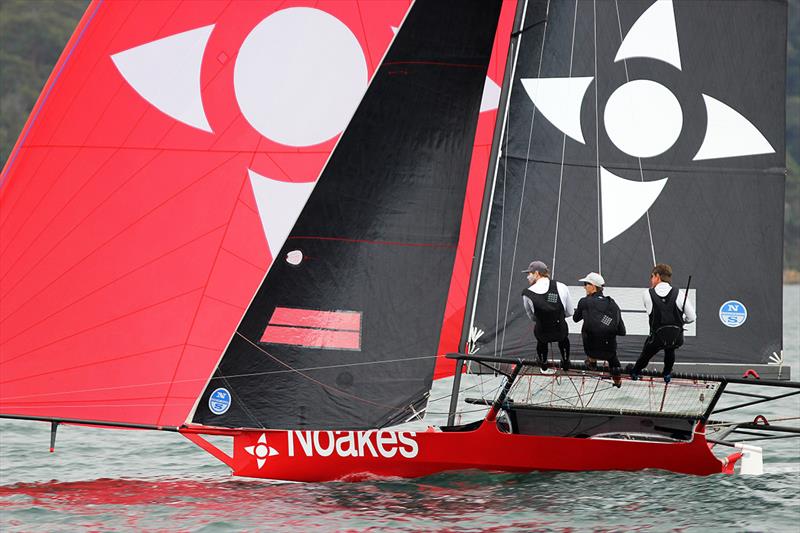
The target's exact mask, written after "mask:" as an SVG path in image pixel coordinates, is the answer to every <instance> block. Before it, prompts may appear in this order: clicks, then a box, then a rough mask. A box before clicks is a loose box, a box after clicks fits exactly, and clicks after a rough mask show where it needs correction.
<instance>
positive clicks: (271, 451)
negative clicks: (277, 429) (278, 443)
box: [244, 433, 278, 470]
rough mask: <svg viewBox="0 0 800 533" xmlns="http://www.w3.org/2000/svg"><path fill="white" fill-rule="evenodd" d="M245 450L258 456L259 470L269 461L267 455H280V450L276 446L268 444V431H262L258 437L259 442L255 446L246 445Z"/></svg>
mask: <svg viewBox="0 0 800 533" xmlns="http://www.w3.org/2000/svg"><path fill="white" fill-rule="evenodd" d="M244 451H246V452H247V453H249V454H250V455H252V456H253V457H255V458H256V464H257V465H258V468H259V470H260V469H261V467H262V466H264V463H266V462H267V457H270V456H272V455H278V451H277V450H276V449H275V448H272V447H270V446H268V445H267V434H266V433H262V434H261V436H260V437H259V438H258V444H256V445H255V446H245V447H244Z"/></svg>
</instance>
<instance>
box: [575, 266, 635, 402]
mask: <svg viewBox="0 0 800 533" xmlns="http://www.w3.org/2000/svg"><path fill="white" fill-rule="evenodd" d="M578 281H580V282H582V283H583V288H584V290H585V291H586V297H585V298H581V299H580V300H579V301H578V307H577V308H576V309H575V314H574V315H572V320H574V321H575V322H580V321H581V320H583V326H582V328H581V337H582V338H583V351H584V353H585V354H586V365H587V366H589V367H590V368H591V367H593V366H594V365H595V362H596V360H597V359H602V360H604V361H608V366H609V368H610V369H611V379H612V380H613V382H614V386H615V387H617V388H619V387H621V386H622V377H621V374H622V365H620V364H619V359H618V358H617V335H625V323H624V322H623V321H622V313H621V312H620V310H619V306H618V305H617V303H616V302H615V301H614V299H613V298H611V297H610V296H605V295H604V294H603V287H604V286H605V284H606V281H605V280H604V279H603V276H601V275H600V274H598V273H597V272H589V273H588V274H587V275H586V277H584V278H582V279H579V280H578Z"/></svg>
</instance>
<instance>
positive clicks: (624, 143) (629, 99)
mask: <svg viewBox="0 0 800 533" xmlns="http://www.w3.org/2000/svg"><path fill="white" fill-rule="evenodd" d="M630 58H648V59H655V60H657V61H663V62H665V63H668V64H670V65H672V66H673V67H675V68H676V69H678V70H681V57H680V47H679V43H678V31H677V27H676V24H675V13H674V9H673V5H672V0H657V1H656V2H655V3H654V4H653V5H651V6H650V7H649V8H648V9H647V10H646V11H645V12H644V13H642V15H641V16H640V17H639V18H638V19H637V20H636V22H635V23H634V24H633V26H631V29H630V30H629V31H628V34H627V35H626V36H625V38H624V39H623V40H622V42H621V44H620V46H619V49H618V50H617V54H616V57H615V58H614V61H615V62H618V61H622V60H626V59H630ZM521 81H522V85H523V87H524V88H525V91H526V92H527V94H528V96H529V97H530V99H531V100H532V101H533V103H534V105H535V106H536V108H537V109H538V111H539V112H540V113H541V114H542V115H544V117H545V118H546V119H547V120H548V121H549V122H550V123H551V124H553V125H554V126H555V127H556V128H558V129H559V130H560V131H561V132H562V133H563V134H564V135H566V136H567V137H569V138H571V139H573V140H575V141H577V142H579V143H581V144H586V141H585V140H584V137H583V131H582V125H581V119H580V112H581V105H582V104H583V101H584V97H585V95H586V92H587V91H588V89H589V86H590V85H591V83H592V82H593V81H594V77H593V76H584V77H566V78H564V77H550V78H527V79H523V80H521ZM703 101H704V103H705V107H706V115H707V123H706V132H705V135H704V137H703V141H702V143H701V145H700V148H699V149H698V150H697V153H696V154H695V156H694V157H693V158H692V160H694V161H700V160H707V159H718V158H724V157H742V156H748V155H757V154H769V153H774V152H775V149H774V148H773V147H772V145H771V144H770V143H769V141H767V139H766V138H765V137H764V135H763V134H762V133H761V132H760V131H759V130H758V128H757V127H756V126H755V125H753V123H751V122H750V121H749V120H748V119H747V118H745V117H744V116H742V115H741V114H740V113H739V112H738V111H736V110H734V109H733V108H731V107H730V106H728V105H727V104H725V103H723V102H721V101H719V100H718V99H716V98H714V97H712V96H709V95H707V94H703ZM603 122H604V124H605V128H606V133H607V134H608V137H609V139H611V141H612V142H613V143H614V145H615V146H616V147H617V148H619V149H620V150H621V151H622V152H624V153H626V154H627V155H630V156H632V157H637V158H649V157H655V156H658V155H660V154H663V153H664V152H666V151H667V150H669V149H670V148H671V147H672V146H673V145H674V144H675V142H676V141H677V140H678V137H679V136H680V134H681V131H682V128H683V110H682V109H681V105H680V102H679V101H678V99H677V98H676V97H675V95H674V94H673V93H672V91H670V90H669V89H668V88H667V87H665V86H663V85H661V84H660V83H657V82H655V81H651V80H632V81H628V82H627V83H625V84H623V85H622V86H620V87H618V88H617V89H616V90H615V91H614V92H613V93H612V94H611V96H610V97H609V99H608V102H607V103H606V106H605V111H604V114H603ZM601 173H602V179H601V190H602V194H601V199H602V220H603V224H602V229H603V242H604V243H606V242H608V241H610V240H611V239H613V238H614V237H616V236H617V235H619V234H620V233H622V232H623V231H625V230H626V229H628V228H629V227H631V226H632V225H633V224H634V223H635V222H636V221H637V220H639V218H640V217H641V216H642V215H644V213H645V212H646V211H647V210H648V209H649V208H650V206H651V205H652V204H653V202H655V200H656V198H657V197H658V196H659V195H660V194H661V190H662V189H663V188H664V185H665V184H666V181H667V178H666V177H665V178H663V179H661V180H659V181H656V182H645V181H632V180H626V179H624V178H621V177H619V176H616V175H614V174H612V173H611V172H609V171H608V170H607V169H605V168H601ZM623 182H625V183H623ZM608 187H611V188H613V189H615V190H614V191H611V190H609V188H608ZM620 191H624V194H623V195H622V196H616V195H615V194H616V193H619V192H620Z"/></svg>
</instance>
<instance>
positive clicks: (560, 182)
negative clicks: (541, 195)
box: [552, 0, 578, 278]
mask: <svg viewBox="0 0 800 533" xmlns="http://www.w3.org/2000/svg"><path fill="white" fill-rule="evenodd" d="M577 22H578V0H575V13H574V14H573V17H572V45H571V47H570V51H569V77H570V78H572V60H573V57H574V54H575V26H576V24H577ZM566 151H567V134H566V133H565V134H564V135H563V138H562V141H561V169H560V171H559V175H558V202H557V203H556V232H555V237H553V263H552V268H553V271H552V272H553V278H555V276H556V250H557V249H558V223H559V220H560V218H561V190H562V185H563V183H564V155H565V154H566Z"/></svg>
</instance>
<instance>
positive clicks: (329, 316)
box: [264, 307, 361, 342]
mask: <svg viewBox="0 0 800 533" xmlns="http://www.w3.org/2000/svg"><path fill="white" fill-rule="evenodd" d="M269 323H270V325H280V326H299V327H303V328H321V329H333V330H345V331H356V332H359V333H360V332H361V313H359V312H357V311H316V310H313V309H291V308H288V307H277V308H275V312H274V313H273V314H272V318H271V319H270V321H269ZM264 342H266V341H264Z"/></svg>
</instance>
